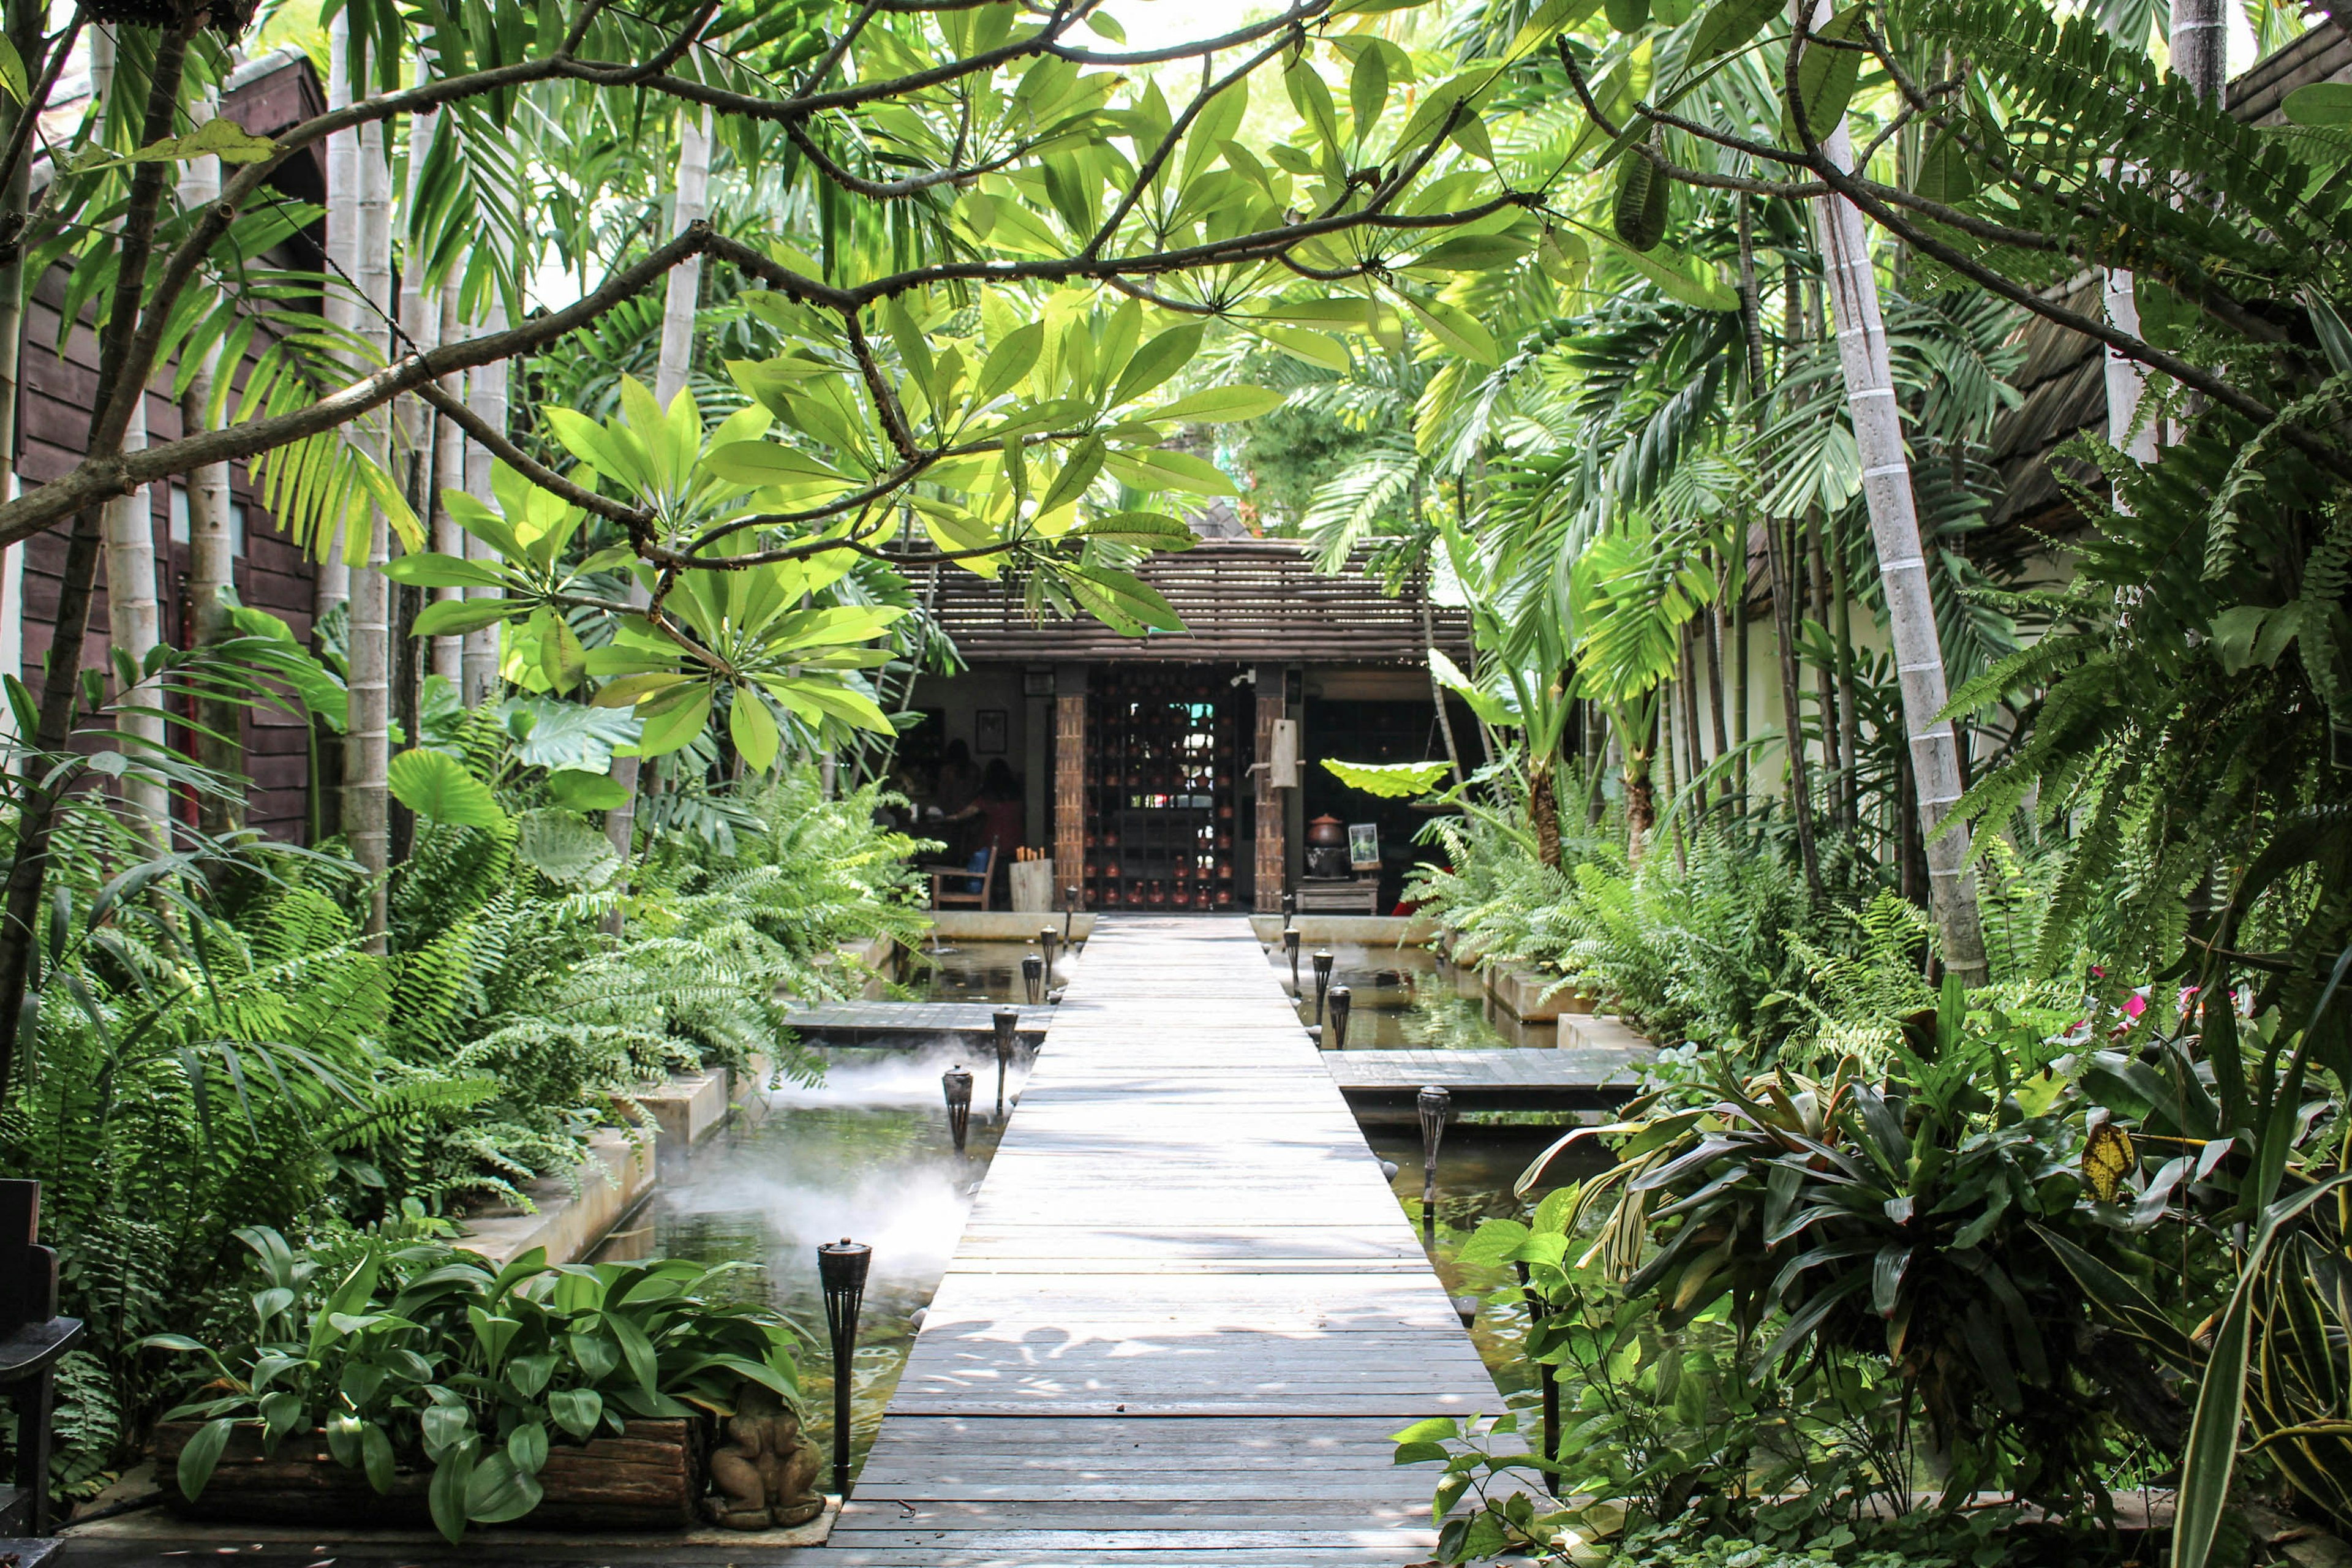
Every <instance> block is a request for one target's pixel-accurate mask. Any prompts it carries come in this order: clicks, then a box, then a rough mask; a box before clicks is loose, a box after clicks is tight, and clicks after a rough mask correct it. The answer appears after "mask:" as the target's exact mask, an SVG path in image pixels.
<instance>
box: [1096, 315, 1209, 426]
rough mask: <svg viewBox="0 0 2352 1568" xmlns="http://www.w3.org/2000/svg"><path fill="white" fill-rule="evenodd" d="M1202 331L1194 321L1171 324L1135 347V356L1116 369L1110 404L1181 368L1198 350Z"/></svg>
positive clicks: (1127, 399)
mask: <svg viewBox="0 0 2352 1568" xmlns="http://www.w3.org/2000/svg"><path fill="white" fill-rule="evenodd" d="M1201 333H1202V326H1201V324H1200V323H1199V322H1197V321H1194V322H1188V323H1186V324H1185V325H1183V326H1181V327H1171V328H1169V329H1168V330H1167V331H1164V332H1162V333H1160V335H1159V336H1158V337H1156V338H1153V339H1152V340H1151V341H1150V342H1148V343H1146V344H1144V345H1143V346H1142V347H1141V348H1139V349H1138V350H1136V351H1135V357H1134V358H1133V359H1130V360H1129V361H1128V362H1127V368H1126V369H1125V370H1123V371H1121V372H1120V373H1119V377H1118V385H1117V386H1116V387H1114V388H1113V389H1112V391H1111V395H1110V406H1112V407H1114V408H1116V407H1118V405H1120V404H1122V403H1127V402H1130V401H1132V400H1133V399H1135V398H1138V397H1140V396H1142V395H1144V394H1145V393H1147V392H1150V390H1151V389H1152V388H1153V387H1155V386H1158V385H1160V384H1161V383H1162V382H1164V381H1166V380H1167V379H1168V378H1169V377H1170V376H1171V375H1174V374H1176V373H1177V372H1178V371H1180V370H1181V369H1183V368H1184V366H1185V365H1186V364H1187V363H1189V362H1190V361H1191V360H1192V356H1193V355H1194V354H1195V353H1199V352H1200V348H1201Z"/></svg>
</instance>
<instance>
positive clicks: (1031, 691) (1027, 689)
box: [1021, 669, 1054, 697]
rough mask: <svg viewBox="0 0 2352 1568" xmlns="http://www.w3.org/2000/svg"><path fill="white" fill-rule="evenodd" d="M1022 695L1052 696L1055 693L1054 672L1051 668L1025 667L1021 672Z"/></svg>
mask: <svg viewBox="0 0 2352 1568" xmlns="http://www.w3.org/2000/svg"><path fill="white" fill-rule="evenodd" d="M1021 695H1022V696H1024V697H1051V696H1053V695H1054V672H1053V671H1052V670H1050V669H1024V670H1023V671H1022V672H1021Z"/></svg>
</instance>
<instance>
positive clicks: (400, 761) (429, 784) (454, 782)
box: [387, 747, 509, 832]
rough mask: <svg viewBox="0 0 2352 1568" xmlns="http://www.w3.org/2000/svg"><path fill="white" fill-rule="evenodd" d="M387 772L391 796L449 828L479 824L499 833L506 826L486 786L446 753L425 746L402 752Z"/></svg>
mask: <svg viewBox="0 0 2352 1568" xmlns="http://www.w3.org/2000/svg"><path fill="white" fill-rule="evenodd" d="M387 774H388V777H387V782H388V783H389V784H391V786H392V794H393V798H394V799H395V800H397V801H399V802H400V804H401V805H404V806H406V807H408V809H409V810H411V811H413V812H415V813H416V815H417V816H423V817H427V818H430V819H431V820H433V821H435V822H438V823H441V824H444V825H445V826H450V827H483V828H488V829H490V830H491V831H493V832H503V831H504V830H505V829H506V828H507V826H509V823H508V820H507V814H506V813H505V812H504V811H503V810H501V809H500V808H499V797H498V796H497V795H492V794H491V793H490V786H489V785H488V784H484V783H483V782H482V781H481V780H479V779H478V778H476V777H475V776H474V775H473V774H472V773H467V771H466V764H465V763H461V762H459V761H458V760H457V758H455V757H453V756H451V755H449V753H448V752H436V751H432V750H430V749H428V748H425V747H419V748H417V749H416V750H415V751H409V752H401V753H400V755H398V756H396V757H394V758H393V759H392V766H391V767H390V768H389V769H388V770H387Z"/></svg>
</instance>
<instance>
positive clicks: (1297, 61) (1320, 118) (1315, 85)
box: [1282, 50, 1339, 156]
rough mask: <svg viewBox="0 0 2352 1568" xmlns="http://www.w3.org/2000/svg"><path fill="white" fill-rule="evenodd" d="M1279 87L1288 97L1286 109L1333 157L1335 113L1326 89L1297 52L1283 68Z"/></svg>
mask: <svg viewBox="0 0 2352 1568" xmlns="http://www.w3.org/2000/svg"><path fill="white" fill-rule="evenodd" d="M1282 85H1283V88H1284V89H1285V90H1286V91H1287V92H1288V93H1289V94H1290V106H1291V107H1292V108H1293V109H1295V110H1297V111H1298V118H1299V119H1301V120H1303V121H1306V122H1307V129H1309V130H1311V131H1313V132H1315V137H1316V140H1317V141H1318V142H1322V143H1323V145H1324V146H1325V147H1327V148H1328V149H1330V150H1331V152H1332V153H1333V154H1334V155H1335V156H1336V155H1337V153H1338V152H1339V110H1338V109H1337V108H1335V107H1334V106H1333V104H1332V102H1331V89H1330V88H1329V87H1328V86H1326V85H1325V83H1324V80H1323V76H1322V73H1321V72H1320V71H1318V70H1317V69H1316V68H1315V65H1314V62H1313V61H1312V60H1309V59H1308V58H1307V55H1306V52H1305V51H1303V50H1302V51H1301V52H1300V53H1299V54H1297V56H1295V57H1294V58H1292V59H1291V61H1290V63H1289V64H1288V65H1287V66H1286V67H1285V68H1283V72H1282Z"/></svg>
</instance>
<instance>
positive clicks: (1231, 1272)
mask: <svg viewBox="0 0 2352 1568" xmlns="http://www.w3.org/2000/svg"><path fill="white" fill-rule="evenodd" d="M1502 1407H1503V1402H1502V1400H1501V1398H1500V1397H1499V1396H1498V1395H1497V1394H1496V1392H1495V1386H1494V1384H1493V1382H1492V1380H1491V1379H1489V1377H1488V1376H1487V1374H1486V1368H1485V1366H1484V1365H1483V1364H1481V1363H1480V1362H1479V1360H1478V1355H1477V1352H1476V1351H1475V1349H1474V1348H1473V1347H1472V1345H1471V1343H1470V1341H1469V1338H1468V1336H1467V1335H1466V1334H1465V1332H1464V1331H1463V1329H1462V1326H1461V1322H1460V1320H1459V1319H1457V1318H1456V1317H1455V1316H1454V1309H1453V1307H1452V1306H1451V1305H1450V1304H1449V1303H1448V1302H1447V1300H1446V1298H1445V1293H1444V1289H1442V1288H1441V1287H1440V1285H1439V1283H1438V1280H1437V1277H1436V1275H1435V1274H1434V1273H1433V1271H1432V1270H1431V1268H1430V1267H1429V1264H1428V1261H1427V1259H1426V1258H1425V1257H1424V1256H1423V1252H1422V1250H1421V1244H1420V1240H1419V1238H1418V1237H1416V1236H1415V1235H1414V1233H1413V1231H1412V1228H1411V1227H1410V1226H1408V1225H1407V1223H1406V1221H1405V1218H1404V1215H1403V1213H1402V1210H1400V1208H1399V1207H1398V1205H1397V1202H1396V1199H1395V1197H1394V1196H1393V1195H1392V1194H1391V1192H1390V1190H1389V1187H1388V1184H1387V1183H1386V1182H1385V1181H1384V1180H1383V1179H1382V1178H1381V1170H1380V1164H1379V1162H1378V1161H1377V1160H1376V1159H1375V1158H1374V1157H1373V1155H1372V1154H1371V1152H1370V1150H1368V1149H1367V1148H1366V1147H1365V1144H1364V1141H1363V1137H1362V1135H1361V1134H1360V1132H1359V1131H1358V1130H1357V1127H1356V1124H1355V1122H1354V1121H1353V1120H1352V1119H1351V1118H1350V1117H1349V1112H1348V1108H1347V1104H1346V1102H1345V1101H1344V1100H1342V1099H1341V1097H1340V1095H1339V1089H1337V1088H1336V1087H1335V1086H1334V1084H1333V1083H1332V1080H1331V1076H1330V1074H1329V1072H1328V1071H1327V1070H1326V1068H1325V1067H1324V1064H1323V1062H1322V1061H1321V1060H1320V1059H1319V1058H1318V1052H1317V1051H1316V1049H1315V1047H1314V1046H1313V1045H1312V1044H1311V1043H1310V1042H1309V1041H1308V1040H1307V1037H1306V1035H1305V1033H1304V1031H1302V1030H1301V1029H1300V1028H1299V1026H1298V1021H1297V1016H1296V1015H1295V1014H1294V1013H1293V1011H1292V1009H1291V1006H1290V1003H1289V1001H1288V999H1287V998H1286V996H1285V994H1284V993H1283V989H1282V987H1281V985H1280V984H1279V983H1278V982H1277V980H1276V976H1275V974H1274V972H1273V970H1272V969H1271V968H1269V967H1268V965H1267V964H1266V963H1265V959H1264V957H1263V956H1262V954H1261V952H1260V950H1259V948H1258V946H1257V943H1256V942H1255V938H1253V937H1252V935H1251V934H1250V928H1249V925H1248V922H1247V921H1245V920H1244V919H1242V918H1241V917H1238V916H1235V917H1232V918H1207V917H1200V916H1194V917H1189V918H1188V917H1178V918H1172V919H1160V920H1153V919H1150V918H1145V917H1119V916H1106V917H1104V919H1103V921H1102V922H1101V923H1100V924H1099V925H1098V926H1097V929H1096V932H1095V937H1094V940H1093V941H1092V942H1090V943H1088V944H1087V950H1086V954H1085V957H1084V960H1083V962H1082V963H1081V964H1080V965H1079V967H1078V969H1077V970H1076V978H1075V979H1074V980H1073V981H1072V983H1071V984H1070V986H1069V988H1068V991H1067V993H1066V997H1065V999H1064V1001H1063V1003H1062V1005H1061V1006H1060V1007H1059V1008H1058V1009H1056V1010H1055V1016H1054V1019H1053V1026H1052V1032H1051V1035H1050V1036H1049V1037H1048V1039H1047V1043H1046V1047H1045V1050H1044V1052H1043V1053H1042V1054H1041V1056H1040V1058H1039V1061H1038V1065H1037V1068H1036V1070H1035V1071H1034V1073H1033V1074H1032V1076H1031V1077H1030V1079H1029V1081H1028V1085H1027V1088H1026V1089H1024V1091H1023V1094H1022V1098H1021V1103H1020V1107H1019V1109H1018V1110H1016V1111H1015V1112H1014V1114H1013V1120H1012V1123H1011V1125H1010V1126H1009V1127H1008V1128H1007V1129H1006V1131H1005V1135H1004V1139H1003V1142H1002V1143H1001V1144H1000V1145H999V1147H998V1149H997V1152H996V1156H995V1161H994V1163H993V1164H992V1166H991V1167H990V1170H989V1173H988V1178H987V1181H986V1183H985V1184H984V1185H983V1186H982V1189H981V1192H980V1195H979V1198H978V1200H977V1201H976V1203H975V1204H974V1205H973V1208H972V1212H971V1220H970V1224H969V1226H968V1228H967V1229H966V1231H965V1233H964V1236H963V1240H962V1244H961V1247H959V1248H958V1250H957V1253H956V1256H955V1258H954V1260H953V1261H952V1262H951V1263H950V1265H949V1266H948V1270H947V1274H946V1277H945V1278H944V1279H942V1280H941V1282H940V1289H939V1293H938V1295H937V1297H936V1298H935V1299H934V1300H933V1301H932V1303H931V1307H930V1310H929V1316H928V1318H927V1320H926V1321H925V1323H924V1326H923V1331H922V1333H921V1335H920V1337H919V1339H918V1340H917V1341H916V1342H915V1346H914V1349H913V1352H912V1353H911V1354H910V1355H909V1357H908V1362H907V1365H906V1370H905V1372H904V1373H903V1374H902V1376H901V1377H900V1379H899V1382H898V1393H897V1394H896V1396H895V1397H894V1398H893V1399H892V1400H891V1403H890V1405H889V1409H888V1412H887V1415H886V1416H885V1418H884V1421H883V1426H882V1431H881V1436H880V1437H879V1439H878V1440H877V1442H876V1444H875V1446H874V1449H873V1452H872V1454H871V1455H870V1456H869V1457H868V1458H867V1459H866V1468H865V1470H864V1472H863V1474H862V1475H861V1476H860V1477H859V1479H858V1481H857V1484H856V1492H855V1497H854V1500H853V1501H852V1502H851V1504H850V1506H849V1508H848V1509H847V1510H845V1513H844V1514H843V1516H842V1519H841V1521H840V1523H839V1525H838V1526H837V1527H836V1529H835V1532H834V1535H833V1540H832V1543H831V1545H830V1546H829V1547H828V1548H827V1549H826V1551H825V1552H824V1562H827V1563H868V1564H885V1563H888V1564H907V1565H913V1564H923V1565H926V1568H932V1565H936V1568H950V1565H977V1564H982V1563H990V1564H1026V1563H1037V1564H1069V1563H1080V1562H1086V1563H1118V1564H1131V1565H1133V1568H1151V1565H1157V1564H1162V1563H1198V1564H1202V1565H1203V1568H1207V1565H1212V1564H1214V1565H1220V1568H1222V1565H1233V1568H1243V1565H1264V1568H1274V1565H1276V1564H1279V1565H1283V1568H1306V1565H1309V1564H1315V1563H1407V1562H1413V1561H1419V1560H1425V1559H1427V1558H1428V1557H1429V1556H1430V1555H1431V1551H1432V1548H1433V1545H1434V1543H1435V1540H1436V1536H1435V1532H1434V1531H1433V1529H1432V1528H1431V1524H1430V1517H1429V1494H1430V1490H1431V1488H1432V1486H1433V1481H1434V1475H1433V1472H1432V1471H1431V1470H1429V1469H1428V1468H1405V1469H1398V1468H1393V1467H1392V1466H1391V1464H1390V1460H1389V1456H1390V1451H1391V1445H1390V1442H1389V1436H1390V1434H1391V1433H1393V1432H1395V1431H1396V1430H1397V1429H1398V1428H1399V1427H1401V1426H1405V1425H1406V1424H1407V1423H1409V1422H1412V1421H1414V1420H1417V1419H1419V1418H1420V1417H1422V1416H1425V1415H1436V1414H1441V1413H1443V1414H1452V1415H1469V1414H1471V1413H1473V1412H1475V1411H1485V1412H1488V1413H1492V1412H1496V1411H1498V1410H1500V1409H1501V1408H1502ZM812 1560H814V1554H812Z"/></svg>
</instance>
